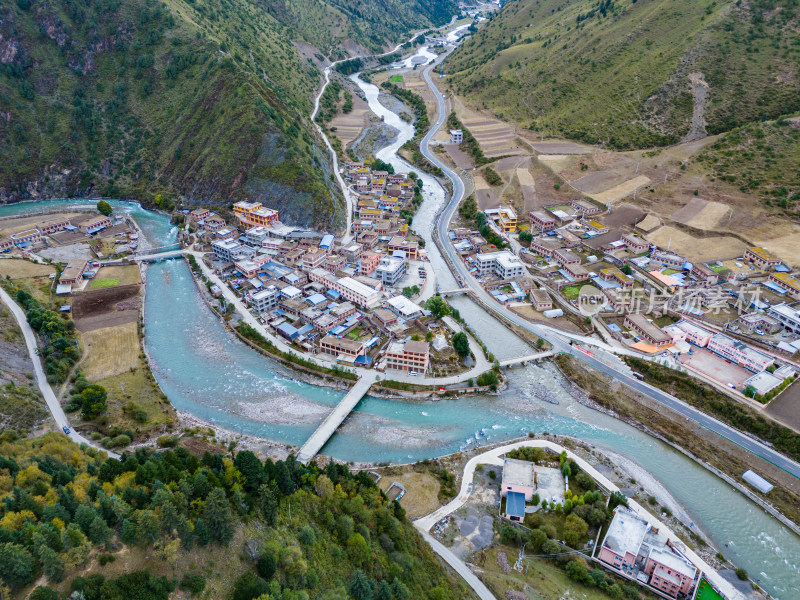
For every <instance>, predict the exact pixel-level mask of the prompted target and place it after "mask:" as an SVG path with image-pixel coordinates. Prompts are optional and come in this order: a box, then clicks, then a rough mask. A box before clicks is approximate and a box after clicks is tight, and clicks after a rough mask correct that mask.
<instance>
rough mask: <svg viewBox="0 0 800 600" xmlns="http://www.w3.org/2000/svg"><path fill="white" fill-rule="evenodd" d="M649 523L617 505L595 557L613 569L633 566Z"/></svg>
mask: <svg viewBox="0 0 800 600" xmlns="http://www.w3.org/2000/svg"><path fill="white" fill-rule="evenodd" d="M649 529H650V524H649V523H648V522H647V521H645V520H644V519H643V518H642V517H640V516H639V515H637V514H636V513H634V512H633V511H632V510H629V509H627V508H625V507H623V506H618V507H617V509H616V510H615V512H614V518H613V519H612V520H611V524H610V525H609V526H608V532H607V533H606V537H605V538H604V539H603V543H602V545H601V546H600V552H599V553H598V555H597V558H598V559H599V560H600V561H602V562H604V563H606V564H607V565H610V566H611V567H613V568H614V569H617V570H619V571H622V570H624V569H631V568H633V566H634V564H635V563H636V557H637V556H639V550H640V549H641V547H642V542H643V541H644V537H645V535H646V534H647V531H648V530H649Z"/></svg>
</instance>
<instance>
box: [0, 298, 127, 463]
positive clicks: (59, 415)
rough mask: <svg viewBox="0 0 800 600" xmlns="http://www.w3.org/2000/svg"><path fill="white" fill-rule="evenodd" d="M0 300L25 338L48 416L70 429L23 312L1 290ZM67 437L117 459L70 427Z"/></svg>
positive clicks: (61, 427) (114, 455) (114, 454)
mask: <svg viewBox="0 0 800 600" xmlns="http://www.w3.org/2000/svg"><path fill="white" fill-rule="evenodd" d="M0 299H2V301H3V302H4V303H5V304H6V305H7V306H8V308H9V310H11V313H12V314H13V315H14V318H15V319H16V320H17V323H18V324H19V328H20V329H21V330H22V335H23V337H24V338H25V344H26V345H27V346H28V354H30V356H31V362H33V372H34V376H35V377H36V384H37V385H38V386H39V391H40V392H41V393H42V397H43V398H44V400H45V402H46V403H47V408H48V409H49V410H50V414H51V415H53V419H54V420H55V422H56V425H58V428H59V430H60V431H63V428H64V427H70V424H69V420H68V419H67V415H65V414H64V409H63V408H61V403H60V402H59V401H58V398H57V397H56V395H55V393H54V392H53V388H52V387H50V384H49V383H48V382H47V377H45V374H44V369H43V368H42V360H41V359H40V358H39V354H38V352H37V348H36V335H35V334H34V332H33V329H31V326H30V325H28V320H27V319H26V317H25V312H24V311H23V310H22V308H21V307H20V306H19V305H18V304H17V303H16V302H14V300H12V299H11V296H9V295H8V294H7V293H6V291H5V290H4V289H2V288H0ZM69 437H70V439H71V440H72V441H73V442H75V443H77V444H86V445H87V446H91V447H92V448H97V449H98V450H102V451H103V452H106V453H107V454H108V455H109V456H110V457H112V458H119V454H116V453H114V452H109V451H108V450H106V449H105V448H103V447H101V446H98V445H97V444H96V443H95V442H93V441H92V440H89V439H86V438H85V437H83V436H82V435H81V434H79V433H78V432H77V431H75V430H74V429H72V427H70V432H69Z"/></svg>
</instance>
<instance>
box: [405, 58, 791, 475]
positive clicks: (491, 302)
mask: <svg viewBox="0 0 800 600" xmlns="http://www.w3.org/2000/svg"><path fill="white" fill-rule="evenodd" d="M452 50H453V49H452V48H451V49H450V50H449V51H448V52H446V53H445V54H443V55H441V56H440V57H439V59H438V60H437V61H436V62H434V63H432V64H431V65H430V66H429V67H427V68H426V69H425V70H424V71H423V77H424V78H425V81H426V82H427V84H428V86H429V87H430V89H431V91H432V92H433V94H434V96H435V97H436V100H437V103H438V110H439V114H438V116H437V118H436V121H435V122H434V124H433V126H432V127H431V129H430V130H429V131H428V133H427V134H425V136H424V137H423V138H422V140H421V142H420V151H421V152H422V154H423V155H424V156H425V158H427V159H428V160H429V161H431V162H432V163H433V164H434V165H436V166H437V167H439V168H440V169H441V170H442V171H443V172H444V174H445V175H446V176H447V178H448V179H450V181H451V182H452V184H453V194H452V197H451V198H450V202H449V203H448V204H447V206H445V208H444V209H443V211H442V212H441V213H440V215H439V217H438V219H437V221H436V233H437V237H438V240H437V243H438V245H439V247H440V248H441V250H442V252H443V253H444V254H445V255H446V256H447V259H448V261H449V262H450V264H451V265H452V268H453V271H454V272H455V274H456V275H458V276H459V277H460V278H461V279H462V281H463V282H464V284H465V286H466V287H469V288H470V290H471V292H472V293H473V294H474V296H475V297H476V298H478V299H479V300H480V301H481V303H482V304H483V306H484V307H486V308H488V309H489V310H491V311H492V312H494V313H495V314H497V315H498V316H500V317H502V318H504V319H506V320H507V321H509V322H511V323H513V324H514V325H516V326H518V327H521V328H522V329H525V330H526V331H529V332H531V333H533V334H534V335H537V336H539V337H541V338H543V339H545V340H547V341H548V342H549V343H550V344H551V345H552V347H553V350H554V351H555V352H563V353H566V354H570V355H571V356H574V357H575V358H577V359H578V360H580V361H582V362H584V363H585V364H587V365H589V366H590V367H592V368H594V369H596V370H598V371H600V372H602V373H605V374H606V375H609V376H610V377H612V378H614V379H617V380H619V381H621V382H622V383H624V384H625V385H627V386H628V387H630V388H632V389H634V390H636V391H637V392H639V393H641V394H644V395H645V396H648V397H650V398H652V399H653V400H655V401H656V402H658V403H660V404H662V405H664V406H666V407H667V408H669V409H671V410H673V411H675V412H677V413H678V414H680V415H682V416H683V417H685V418H687V419H691V420H692V421H694V422H696V423H698V424H699V425H701V426H703V427H705V428H706V429H708V430H709V431H711V432H714V433H716V434H717V435H720V436H722V437H724V438H726V439H727V440H729V441H731V442H733V443H734V444H737V445H738V446H741V447H742V448H744V449H745V450H748V451H749V452H752V453H753V454H755V455H756V456H759V457H760V458H763V459H764V460H766V461H767V462H770V463H772V464H773V465H775V466H777V467H779V468H781V469H783V470H784V471H786V472H787V473H789V474H791V475H793V476H795V477H797V478H798V479H800V464H798V463H797V462H795V461H793V460H792V459H790V458H789V457H787V456H785V455H784V454H781V453H780V452H778V451H776V450H774V449H773V448H770V447H769V446H767V445H766V444H764V443H763V442H761V441H759V440H757V439H755V438H753V437H750V436H749V435H746V434H744V433H742V432H740V431H738V430H736V429H734V428H732V427H730V426H728V425H726V424H725V423H723V422H721V421H719V420H717V419H715V418H714V417H712V416H710V415H708V414H706V413H704V412H702V411H700V410H698V409H696V408H694V407H692V406H690V405H688V404H686V403H685V402H683V401H681V400H678V399H677V398H676V397H674V396H672V395H670V394H667V393H666V392H663V391H661V390H659V389H658V388H656V387H654V386H651V385H649V384H647V383H644V382H643V381H640V380H638V379H635V378H634V377H631V376H630V374H629V370H627V369H625V368H622V366H621V365H617V366H615V365H614V364H613V363H614V361H613V360H612V361H603V360H599V359H598V358H597V357H596V356H595V354H594V353H593V352H591V351H589V350H586V349H584V348H581V347H579V346H578V347H576V346H574V345H573V342H583V343H585V344H589V345H592V346H594V347H600V348H602V349H603V350H606V351H608V352H613V353H615V354H621V353H622V354H628V352H624V351H621V350H620V349H618V348H614V347H612V346H609V345H608V344H606V343H605V342H599V341H598V340H595V339H593V338H588V337H586V336H578V335H574V334H571V333H567V332H564V331H560V330H557V329H554V328H552V327H549V326H546V325H538V324H535V323H531V322H530V321H527V320H526V319H524V318H522V317H520V316H519V315H517V314H516V313H514V312H512V311H511V310H509V309H508V308H506V307H505V306H503V305H502V304H499V303H498V302H497V301H496V300H495V299H494V298H493V297H492V296H491V294H489V293H488V292H487V291H486V290H484V289H483V287H482V286H481V285H480V284H479V283H478V282H477V281H476V280H475V279H474V278H473V277H472V276H471V275H470V273H469V272H468V270H467V267H466V265H465V264H464V263H463V261H462V260H461V259H460V257H459V256H458V254H457V252H456V250H455V248H454V247H453V244H452V242H451V240H450V238H449V237H448V236H447V230H448V228H449V225H450V221H451V220H452V218H453V215H454V214H455V211H456V209H457V208H458V205H459V204H460V203H461V200H462V198H463V197H464V183H463V182H462V181H461V178H460V177H459V176H458V174H456V173H455V172H454V171H453V170H452V169H450V168H449V167H448V166H447V165H446V164H444V163H443V162H442V161H440V160H439V159H438V157H437V156H436V155H435V153H433V152H431V149H430V145H429V144H430V141H431V140H432V139H433V137H434V136H435V135H436V132H437V131H438V130H439V128H440V127H441V126H442V125H443V124H444V121H445V118H446V115H445V104H444V98H443V97H442V94H441V92H440V91H439V89H438V88H437V87H436V84H435V83H434V81H433V79H432V77H431V72H432V71H433V69H434V68H435V67H436V66H437V65H438V64H439V63H440V62H441V61H442V60H444V59H445V58H446V57H447V56H448V55H449V53H450V52H452ZM630 354H633V353H630Z"/></svg>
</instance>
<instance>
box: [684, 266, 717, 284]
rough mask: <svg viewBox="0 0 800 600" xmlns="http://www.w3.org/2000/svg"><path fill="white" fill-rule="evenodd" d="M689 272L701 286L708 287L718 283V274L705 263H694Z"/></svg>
mask: <svg viewBox="0 0 800 600" xmlns="http://www.w3.org/2000/svg"><path fill="white" fill-rule="evenodd" d="M689 272H690V273H691V274H692V275H693V276H694V277H695V278H696V279H697V280H698V283H699V284H700V285H703V286H706V287H708V286H710V285H712V284H715V283H717V280H718V276H717V274H716V273H715V272H714V271H712V270H711V269H709V268H708V267H707V266H705V265H704V264H703V263H692V268H691V270H690V271H689Z"/></svg>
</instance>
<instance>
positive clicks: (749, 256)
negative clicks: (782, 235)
mask: <svg viewBox="0 0 800 600" xmlns="http://www.w3.org/2000/svg"><path fill="white" fill-rule="evenodd" d="M744 259H745V260H746V261H747V262H749V263H750V264H752V265H754V266H755V267H758V268H759V269H762V270H764V271H766V270H767V269H772V268H774V267H777V266H778V265H779V264H781V259H780V258H778V257H777V256H775V255H774V254H773V253H772V252H770V251H768V250H765V249H764V248H756V247H753V248H748V249H747V250H745V251H744Z"/></svg>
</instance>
